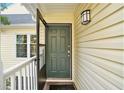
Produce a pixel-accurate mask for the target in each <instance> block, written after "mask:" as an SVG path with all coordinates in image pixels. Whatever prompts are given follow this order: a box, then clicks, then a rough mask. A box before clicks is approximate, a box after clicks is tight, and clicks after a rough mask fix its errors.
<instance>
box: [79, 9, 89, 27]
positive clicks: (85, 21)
mask: <svg viewBox="0 0 124 93" xmlns="http://www.w3.org/2000/svg"><path fill="white" fill-rule="evenodd" d="M90 21H91V20H90V10H85V11H83V12H82V13H81V23H82V24H83V25H86V24H88V23H89V22H90Z"/></svg>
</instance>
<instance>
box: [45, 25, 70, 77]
mask: <svg viewBox="0 0 124 93" xmlns="http://www.w3.org/2000/svg"><path fill="white" fill-rule="evenodd" d="M46 45H47V77H49V78H70V77H71V76H70V71H71V64H70V48H71V47H70V46H71V45H70V26H61V25H58V26H57V25H56V26H55V25H52V26H48V30H47V44H46Z"/></svg>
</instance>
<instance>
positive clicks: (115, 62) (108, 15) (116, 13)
mask: <svg viewBox="0 0 124 93" xmlns="http://www.w3.org/2000/svg"><path fill="white" fill-rule="evenodd" d="M123 5H124V4H80V5H79V6H78V7H77V8H76V10H75V13H74V50H75V51H74V52H75V54H74V55H75V60H74V69H75V71H74V82H75V85H76V86H77V89H124V72H123V71H124V45H123V44H124V8H123ZM85 9H90V10H91V22H90V23H89V24H88V25H82V24H81V15H80V14H81V12H82V11H83V10H85Z"/></svg>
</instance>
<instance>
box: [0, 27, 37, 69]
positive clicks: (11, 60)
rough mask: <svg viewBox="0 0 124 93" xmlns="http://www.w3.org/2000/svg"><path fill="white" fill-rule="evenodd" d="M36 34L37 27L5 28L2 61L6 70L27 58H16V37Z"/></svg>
mask: <svg viewBox="0 0 124 93" xmlns="http://www.w3.org/2000/svg"><path fill="white" fill-rule="evenodd" d="M18 34H20V35H27V34H36V32H35V27H33V28H32V27H31V28H24V27H18V28H6V29H5V28H3V29H2V31H1V43H0V45H1V61H2V63H3V67H4V70H5V69H8V68H9V67H12V66H14V65H16V64H18V63H20V62H22V61H24V60H27V58H17V57H16V35H18Z"/></svg>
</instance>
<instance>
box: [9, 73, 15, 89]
mask: <svg viewBox="0 0 124 93" xmlns="http://www.w3.org/2000/svg"><path fill="white" fill-rule="evenodd" d="M10 77H11V90H15V89H16V83H15V74H12V75H11V76H10Z"/></svg>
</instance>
